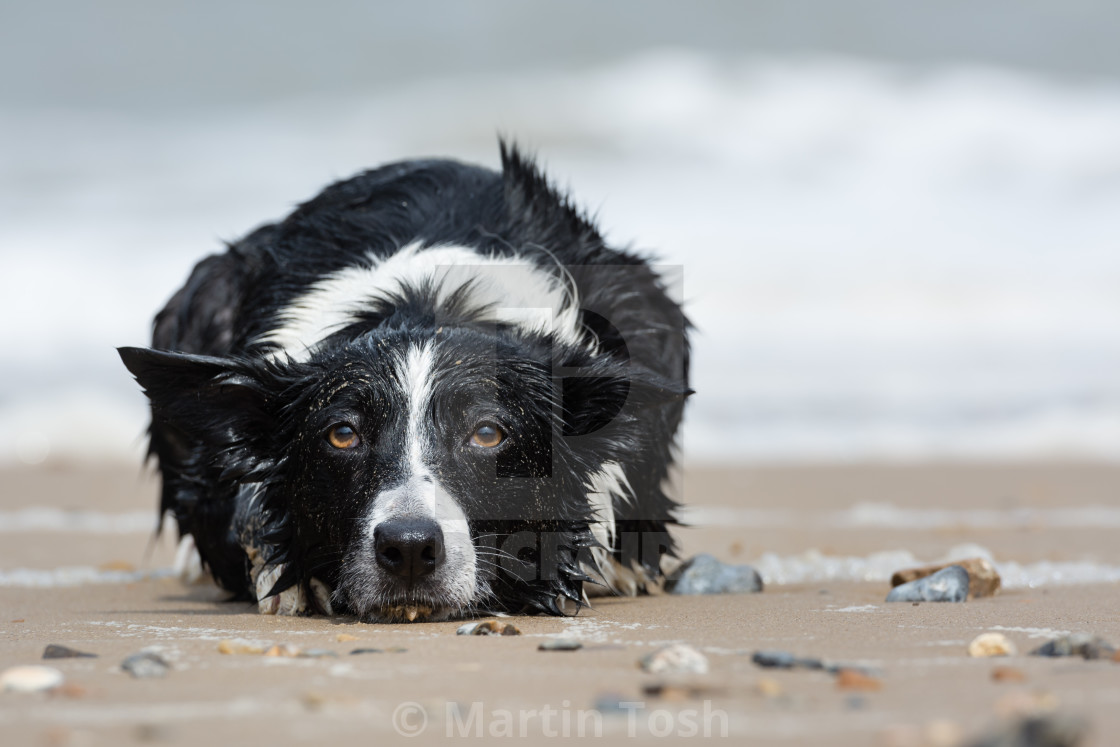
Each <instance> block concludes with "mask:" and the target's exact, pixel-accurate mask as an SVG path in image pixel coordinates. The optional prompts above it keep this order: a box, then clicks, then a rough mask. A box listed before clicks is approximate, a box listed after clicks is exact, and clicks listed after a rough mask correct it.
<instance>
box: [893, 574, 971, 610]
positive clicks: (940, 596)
mask: <svg viewBox="0 0 1120 747" xmlns="http://www.w3.org/2000/svg"><path fill="white" fill-rule="evenodd" d="M966 599H968V571H966V570H965V569H964V568H961V567H960V566H959V565H951V566H949V567H947V568H942V569H941V570H940V571H938V572H937V573H934V574H933V575H931V576H926V577H924V578H919V579H918V580H916V581H911V582H909V583H905V584H902V585H900V586H896V587H894V588H893V589H891V593H890V594H887V601H888V602H963V601H964V600H966Z"/></svg>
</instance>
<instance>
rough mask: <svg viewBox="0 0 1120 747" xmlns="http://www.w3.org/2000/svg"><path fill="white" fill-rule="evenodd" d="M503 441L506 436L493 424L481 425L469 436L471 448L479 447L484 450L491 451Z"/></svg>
mask: <svg viewBox="0 0 1120 747" xmlns="http://www.w3.org/2000/svg"><path fill="white" fill-rule="evenodd" d="M505 440H506V434H504V433H502V429H501V428H499V427H498V426H496V425H494V424H493V423H482V424H481V425H479V426H478V427H477V428H475V429H474V433H472V434H471V446H480V447H482V448H484V449H492V448H494V447H495V446H497V445H498V444H500V443H501V442H502V441H505Z"/></svg>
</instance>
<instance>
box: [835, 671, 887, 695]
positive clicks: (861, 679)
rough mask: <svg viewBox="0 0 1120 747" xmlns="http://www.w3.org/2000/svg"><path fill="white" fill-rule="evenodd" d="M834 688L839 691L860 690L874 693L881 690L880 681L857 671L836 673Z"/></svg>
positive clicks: (881, 684)
mask: <svg viewBox="0 0 1120 747" xmlns="http://www.w3.org/2000/svg"><path fill="white" fill-rule="evenodd" d="M836 687H838V688H839V689H841V690H862V691H865V692H874V691H876V690H882V689H883V683H882V681H881V680H879V679H876V678H875V677H871V676H870V675H866V674H864V673H863V672H861V671H859V670H857V669H841V670H839V671H837V672H836Z"/></svg>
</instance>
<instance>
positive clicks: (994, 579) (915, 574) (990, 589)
mask: <svg viewBox="0 0 1120 747" xmlns="http://www.w3.org/2000/svg"><path fill="white" fill-rule="evenodd" d="M953 565H957V566H960V567H961V568H963V569H964V571H965V573H967V574H968V598H969V599H975V598H977V597H990V596H993V595H994V594H996V593H997V592H999V589H1000V586H1001V584H1002V581H1001V580H1000V577H999V573H998V572H997V571H996V569H995V566H993V565H992V562H991V561H990V560H988V559H987V558H968V559H966V560H957V561H954V562H952V563H939V564H937V565H926V566H922V567H920V568H907V569H906V570H902V571H897V572H895V574H894V575H893V576H891V586H902V585H903V584H907V583H910V582H911V581H917V580H918V579H920V578H925V577H926V576H932V575H933V574H935V573H937V572H938V571H942V570H944V569H946V568H948V567H949V566H953ZM920 601H924V600H920Z"/></svg>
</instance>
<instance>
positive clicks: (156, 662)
mask: <svg viewBox="0 0 1120 747" xmlns="http://www.w3.org/2000/svg"><path fill="white" fill-rule="evenodd" d="M121 669H123V670H124V671H126V672H128V673H129V674H131V675H132V676H133V677H135V678H136V679H138V680H143V679H148V678H151V677H164V676H166V675H167V670H169V669H171V665H170V664H168V663H167V662H166V661H164V659H163V657H162V656H160V655H159V654H156V653H152V652H151V651H142V652H141V653H139V654H133V655H132V656H129V657H128V658H126V659H125V660H124V661H122V662H121Z"/></svg>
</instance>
